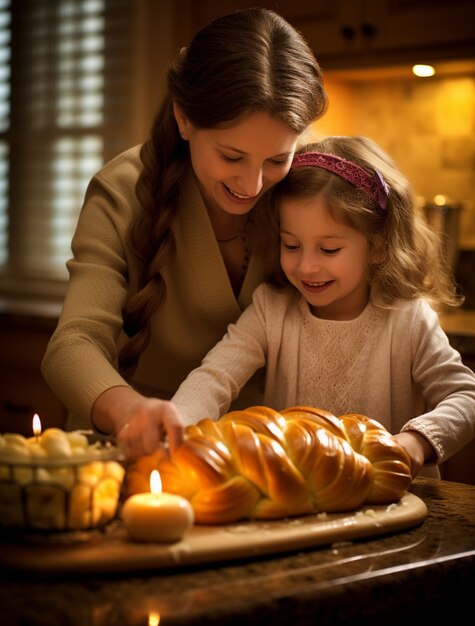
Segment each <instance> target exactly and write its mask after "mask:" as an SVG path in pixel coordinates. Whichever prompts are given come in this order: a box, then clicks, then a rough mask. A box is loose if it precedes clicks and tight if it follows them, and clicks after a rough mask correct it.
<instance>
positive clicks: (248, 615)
mask: <svg viewBox="0 0 475 626" xmlns="http://www.w3.org/2000/svg"><path fill="white" fill-rule="evenodd" d="M410 490H411V491H412V492H413V493H414V494H415V495H417V496H418V497H419V498H421V499H422V500H423V501H424V502H425V504H426V505H427V507H428V516H427V518H426V519H425V520H424V521H423V522H422V523H421V524H419V525H418V526H416V527H414V528H412V529H411V530H405V531H401V532H397V533H391V534H388V535H385V536H380V537H377V538H372V539H365V540H358V541H354V542H349V543H348V542H346V543H341V544H338V543H337V544H333V545H331V546H328V547H320V548H317V549H309V550H305V551H299V552H295V553H288V554H282V555H276V556H273V557H259V558H252V559H246V560H240V561H234V562H227V563H220V564H215V565H206V566H202V567H198V566H193V567H191V566H190V567H188V568H183V569H179V568H175V569H172V570H167V571H161V572H160V571H155V570H152V571H149V572H141V573H137V572H135V573H133V574H114V575H110V574H109V575H103V576H101V575H98V574H96V575H89V576H76V577H74V576H69V577H65V576H61V577H54V578H46V579H43V580H39V579H38V578H39V577H37V576H34V577H33V576H32V575H31V577H30V578H28V577H25V575H24V574H15V575H14V574H12V572H7V571H3V572H2V581H1V585H0V615H1V617H2V623H3V624H7V625H8V626H16V625H20V624H21V625H22V626H40V625H44V626H59V625H67V626H70V625H75V626H76V625H77V626H119V625H120V626H142V625H143V626H147V625H149V624H157V623H158V621H157V620H158V615H159V616H160V626H175V625H187V626H195V625H203V624H206V625H207V626H212V625H218V624H219V625H220V626H222V625H233V624H236V625H237V624H240V625H241V624H246V626H257V625H259V626H262V625H263V624H269V625H272V626H274V625H279V624H286V625H290V626H301V625H304V624H312V625H313V624H318V625H319V626H323V625H327V624H331V625H332V626H335V625H337V624H341V625H343V624H345V625H350V624H351V625H352V626H355V625H359V624H361V625H363V624H364V625H365V626H372V625H374V626H376V624H378V626H379V625H380V624H385V625H394V626H395V625H396V624H397V625H398V626H400V625H401V624H403V625H404V626H407V625H408V624H413V623H414V624H415V623H417V624H422V623H429V621H430V620H436V619H437V621H438V622H439V623H440V618H441V617H443V616H445V615H448V614H452V616H453V617H454V618H455V616H456V615H460V612H461V611H465V619H466V620H468V623H471V622H472V621H473V618H474V617H475V599H474V598H473V590H474V589H475V486H471V485H465V484H460V483H453V482H448V481H437V480H433V479H427V478H417V479H416V480H415V481H414V483H413V485H412V486H411V488H410Z"/></svg>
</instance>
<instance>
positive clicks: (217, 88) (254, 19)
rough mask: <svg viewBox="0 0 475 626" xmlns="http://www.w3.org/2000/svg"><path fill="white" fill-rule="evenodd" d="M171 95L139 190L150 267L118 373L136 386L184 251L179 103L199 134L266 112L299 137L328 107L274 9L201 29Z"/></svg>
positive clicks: (134, 239) (318, 76) (138, 239)
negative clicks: (169, 276) (168, 271)
mask: <svg viewBox="0 0 475 626" xmlns="http://www.w3.org/2000/svg"><path fill="white" fill-rule="evenodd" d="M167 87H168V93H167V96H166V97H165V100H164V102H163V104H162V106H161V108H160V110H159V112H158V115H157V117H156V119H155V122H154V124H153V127H152V132H151V135H150V138H149V139H148V141H147V142H146V143H145V144H144V145H143V147H142V150H141V160H142V164H143V170H142V172H141V174H140V176H139V178H138V181H137V185H136V195H137V198H138V200H139V202H140V205H141V207H142V211H141V212H139V214H138V215H137V217H136V219H135V221H134V223H133V224H132V225H131V229H130V234H129V237H130V245H131V248H132V250H133V251H134V254H136V255H137V258H138V259H139V260H140V262H141V266H142V268H143V270H142V273H141V277H140V284H139V290H138V291H137V293H135V294H133V295H131V296H130V298H129V299H128V301H127V302H126V304H125V306H124V310H123V319H124V331H125V332H126V334H127V335H128V337H129V341H128V342H127V343H126V345H125V346H124V347H123V349H122V351H121V353H120V355H119V369H120V371H121V373H122V374H123V375H124V376H125V377H126V378H130V377H131V376H132V374H133V372H134V369H135V367H136V365H137V362H138V359H139V357H140V354H141V353H142V351H143V350H144V348H145V347H146V345H147V343H148V341H149V339H150V328H149V320H150V318H151V316H152V315H153V313H154V312H155V311H156V310H157V308H158V307H159V306H160V305H161V303H162V302H163V301H164V299H165V297H166V287H165V282H164V280H163V277H162V270H163V267H164V265H165V264H166V262H167V260H168V259H169V258H170V255H171V254H173V253H174V252H175V241H174V238H173V235H172V232H171V229H170V226H171V224H172V222H173V219H174V217H175V215H176V212H177V203H178V193H179V189H180V185H181V182H182V180H183V178H184V176H185V175H186V173H187V171H188V169H189V167H190V158H189V152H188V144H187V142H185V141H183V140H182V139H181V137H180V135H179V133H178V128H177V124H176V121H175V118H174V115H173V103H174V102H175V103H176V104H177V105H178V106H179V108H180V110H181V111H182V112H183V114H184V115H185V116H186V118H187V119H188V120H189V121H190V122H191V123H192V124H193V125H194V126H195V127H196V128H213V127H216V126H218V125H225V124H226V123H230V122H232V121H234V120H239V119H241V118H243V117H244V116H245V115H247V114H250V113H253V112H260V111H265V112H267V113H269V115H271V116H272V117H274V118H275V119H278V120H281V121H283V122H285V123H286V124H287V125H288V126H289V128H290V129H291V130H293V131H294V132H297V133H301V132H302V131H304V130H305V129H306V128H307V127H308V126H309V124H310V123H311V122H312V121H314V120H316V119H318V118H319V117H320V116H321V115H322V114H323V113H324V111H325V109H326V106H327V96H326V93H325V89H324V87H323V81H322V73H321V70H320V67H319V65H318V63H317V61H316V59H315V57H314V55H313V53H312V51H311V49H310V48H309V46H308V45H307V43H306V42H305V40H304V39H303V38H302V36H301V35H300V34H299V33H298V32H297V31H296V30H295V29H294V28H293V27H292V26H291V25H290V24H288V22H286V21H285V20H284V19H283V18H282V17H281V16H279V15H278V14H277V13H275V12H273V11H269V10H266V9H263V8H260V7H255V8H251V9H243V10H240V11H235V12H233V13H230V14H228V15H225V16H223V17H220V18H217V19H215V20H214V21H213V22H211V23H210V24H209V25H208V26H206V27H205V28H203V29H201V30H200V31H198V33H197V34H196V35H195V37H194V38H193V40H192V42H191V44H190V46H189V48H188V49H182V50H181V52H180V53H179V55H178V56H177V58H176V59H175V60H174V62H173V63H172V64H171V66H170V68H169V71H168V80H167Z"/></svg>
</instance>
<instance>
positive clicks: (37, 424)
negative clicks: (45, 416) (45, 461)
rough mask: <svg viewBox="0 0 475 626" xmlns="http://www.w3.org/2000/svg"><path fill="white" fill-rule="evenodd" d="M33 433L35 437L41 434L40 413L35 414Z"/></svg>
mask: <svg viewBox="0 0 475 626" xmlns="http://www.w3.org/2000/svg"><path fill="white" fill-rule="evenodd" d="M33 434H34V435H35V437H39V435H41V420H40V416H39V415H38V413H35V414H34V415H33Z"/></svg>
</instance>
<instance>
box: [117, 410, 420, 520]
mask: <svg viewBox="0 0 475 626" xmlns="http://www.w3.org/2000/svg"><path fill="white" fill-rule="evenodd" d="M153 469H158V470H159V472H160V475H161V477H162V483H163V490H164V491H168V492H171V493H176V494H180V495H181V496H184V497H185V498H187V499H188V500H189V501H190V502H191V504H192V506H193V509H194V512H195V520H196V522H197V523H201V524H223V523H229V522H235V521H238V520H240V519H278V518H284V517H290V516H296V515H303V514H307V513H317V512H323V511H326V512H337V511H350V510H354V509H357V508H358V507H359V506H361V505H362V504H382V503H389V502H396V501H398V500H399V499H400V498H401V496H402V494H403V493H404V491H405V490H406V489H407V487H408V486H409V484H410V482H411V468H410V460H409V457H408V456H407V454H406V452H405V451H404V449H403V448H402V447H401V446H400V445H399V444H398V443H397V441H396V440H395V439H394V438H393V437H392V435H391V434H390V433H389V432H388V431H387V430H386V429H385V428H384V427H383V426H382V425H381V424H380V423H379V422H377V421H375V420H373V419H370V418H368V417H366V416H364V415H356V414H349V415H342V416H340V417H339V418H337V417H336V416H335V415H332V414H331V413H329V412H328V411H324V410H322V409H316V408H311V407H305V406H296V407H291V408H288V409H285V410H283V411H281V412H277V411H274V410H273V409H271V408H268V407H263V406H254V407H250V408H248V409H246V410H242V411H233V412H231V413H227V414H226V415H223V416H222V417H221V418H220V419H219V420H217V421H213V420H211V419H203V420H201V421H200V422H198V423H197V424H195V425H192V426H188V427H187V428H186V431H185V441H184V443H183V444H182V445H181V446H180V448H178V450H177V451H176V452H175V454H174V455H173V457H172V458H168V457H167V456H166V455H165V454H164V452H163V451H160V450H158V451H157V452H156V453H154V454H153V455H149V456H146V457H142V458H141V459H139V460H138V461H137V462H136V464H135V465H134V467H132V468H131V469H129V471H128V475H127V488H128V493H129V494H132V493H137V492H139V491H148V490H149V477H150V473H151V471H152V470H153Z"/></svg>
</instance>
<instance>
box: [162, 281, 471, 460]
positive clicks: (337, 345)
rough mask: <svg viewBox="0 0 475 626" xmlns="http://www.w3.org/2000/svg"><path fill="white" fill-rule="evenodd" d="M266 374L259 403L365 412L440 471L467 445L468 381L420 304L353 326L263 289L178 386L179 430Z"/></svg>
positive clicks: (296, 297) (371, 313) (370, 313)
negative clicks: (418, 447)
mask: <svg viewBox="0 0 475 626" xmlns="http://www.w3.org/2000/svg"><path fill="white" fill-rule="evenodd" d="M263 365H266V381H265V404H266V405H267V406H270V407H273V408H275V409H276V410H279V409H283V408H285V407H289V406H293V405H309V406H314V407H319V408H322V409H326V410H328V411H331V412H332V413H334V414H336V415H341V414H343V413H363V414H365V415H368V416H369V417H372V418H374V419H377V420H378V421H380V422H381V423H382V424H383V425H384V426H385V427H386V428H387V429H388V430H389V431H390V432H392V433H397V432H399V431H401V430H407V429H413V430H417V431H419V432H420V433H422V434H423V435H424V436H425V437H426V438H427V439H428V440H429V441H430V442H431V444H432V445H433V447H434V449H435V451H436V453H437V457H438V463H440V462H442V461H443V460H446V459H447V458H448V457H450V456H452V454H454V453H455V452H456V451H457V450H458V449H460V448H461V447H463V446H464V445H465V444H466V443H468V442H469V441H470V440H471V439H473V438H474V437H475V374H474V373H473V372H472V371H471V370H470V369H469V368H468V367H466V366H464V365H463V364H462V362H461V358H460V355H459V353H458V352H456V351H455V350H454V349H453V348H452V347H451V346H450V344H449V341H448V339H447V336H446V335H445V333H444V331H443V330H442V328H441V327H440V325H439V321H438V317H437V314H436V313H435V312H434V311H433V309H431V307H430V306H429V304H428V303H427V302H426V301H425V300H413V301H400V302H398V303H397V304H396V305H395V306H394V307H393V308H391V309H389V310H386V309H385V310H382V309H378V308H375V307H374V306H373V305H372V304H368V306H367V307H366V308H365V310H364V311H363V312H362V313H361V315H360V316H359V317H357V318H356V319H354V320H350V321H332V320H324V319H319V318H317V317H314V316H313V315H312V314H311V312H310V310H309V307H308V304H307V303H306V301H305V300H304V298H303V297H302V296H301V295H300V294H299V293H297V292H296V291H295V290H292V291H291V290H287V291H284V292H277V291H276V290H274V289H272V288H271V287H270V286H268V285H265V284H263V285H261V286H260V287H258V288H257V289H256V291H255V292H254V297H253V302H252V304H251V305H250V306H249V307H248V308H247V309H246V310H245V311H244V313H243V314H242V315H241V317H240V318H239V320H238V321H237V322H236V323H235V324H230V325H229V327H228V331H227V333H226V335H225V336H224V338H223V339H222V341H221V342H219V343H218V344H217V345H216V347H215V348H214V349H212V350H211V351H210V352H209V353H208V355H207V356H206V357H205V359H204V360H203V362H202V365H201V367H199V368H197V369H196V370H194V371H193V372H191V374H190V375H189V376H188V378H187V379H186V380H185V381H184V383H182V385H181V386H180V387H179V389H178V391H177V393H176V394H175V396H174V397H173V401H174V402H175V403H176V404H177V405H178V408H179V409H180V410H181V411H182V412H183V414H184V415H185V417H186V420H187V422H189V423H194V422H196V421H198V420H199V419H201V418H204V417H212V418H213V419H216V418H218V417H219V416H220V415H222V414H223V413H225V412H226V411H227V410H228V407H229V405H230V402H231V401H232V399H233V398H235V397H236V396H237V394H238V393H239V390H240V388H241V387H242V386H243V385H244V384H245V382H246V381H247V380H248V379H249V378H250V376H251V375H252V374H253V373H254V371H255V370H257V369H258V368H260V367H262V366H263Z"/></svg>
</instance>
